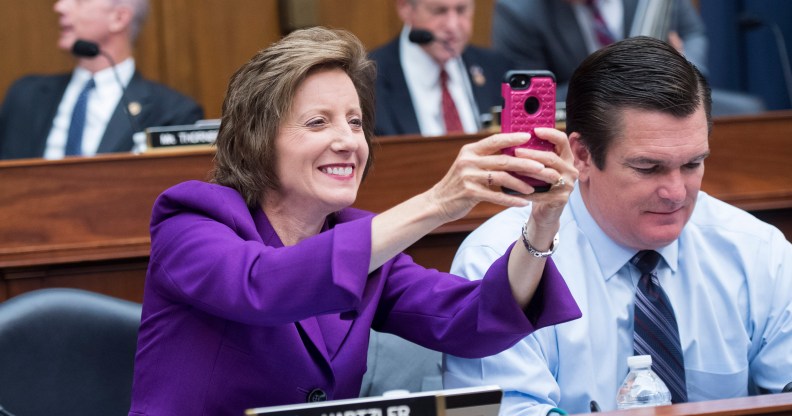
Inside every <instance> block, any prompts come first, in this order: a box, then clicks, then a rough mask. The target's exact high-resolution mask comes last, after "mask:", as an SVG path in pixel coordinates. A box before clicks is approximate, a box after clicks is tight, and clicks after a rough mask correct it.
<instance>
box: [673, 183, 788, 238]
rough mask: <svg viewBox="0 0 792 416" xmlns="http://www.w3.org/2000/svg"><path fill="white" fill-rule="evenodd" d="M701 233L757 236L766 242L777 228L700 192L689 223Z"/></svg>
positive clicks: (726, 235)
mask: <svg viewBox="0 0 792 416" xmlns="http://www.w3.org/2000/svg"><path fill="white" fill-rule="evenodd" d="M688 226H689V227H690V228H695V229H697V230H699V231H700V232H704V233H707V232H712V233H718V234H721V235H723V236H725V237H728V236H730V235H740V236H755V237H756V238H758V239H761V240H765V239H767V238H769V236H770V235H771V234H773V233H775V232H780V231H779V230H778V228H776V227H775V226H773V225H771V224H769V223H766V222H764V221H762V220H760V219H758V218H756V217H755V216H753V215H752V214H750V213H749V212H746V211H745V210H743V209H740V208H738V207H735V206H734V205H731V204H729V203H726V202H724V201H721V200H719V199H717V198H715V197H713V196H711V195H709V194H707V193H705V192H703V191H702V192H699V195H698V198H697V201H696V208H695V209H694V211H693V215H692V216H691V218H690V221H689V223H688Z"/></svg>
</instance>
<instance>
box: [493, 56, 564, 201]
mask: <svg viewBox="0 0 792 416" xmlns="http://www.w3.org/2000/svg"><path fill="white" fill-rule="evenodd" d="M501 95H502V96H503V110H502V111H501V131H502V132H504V133H511V132H517V131H521V132H528V133H531V139H530V140H528V141H527V142H526V143H524V144H522V145H520V146H515V147H509V148H506V149H503V153H505V154H508V155H511V156H514V149H515V148H516V147H527V148H531V149H538V150H546V151H553V150H554V146H553V144H552V143H550V142H548V141H545V140H541V139H539V138H537V137H535V136H534V128H536V127H555V112H556V81H555V75H553V73H552V72H550V71H539V70H536V71H534V70H512V71H508V72H507V73H506V75H504V77H503V82H502V83H501ZM512 175H514V176H516V177H518V178H520V179H522V180H523V181H525V182H527V183H528V184H529V185H531V186H533V187H534V189H536V192H547V191H548V190H549V189H550V184H548V183H546V182H542V181H540V180H538V179H534V178H529V177H527V176H521V175H518V174H516V173H513V172H512ZM503 191H504V192H507V193H517V192H515V191H513V190H511V189H508V188H503Z"/></svg>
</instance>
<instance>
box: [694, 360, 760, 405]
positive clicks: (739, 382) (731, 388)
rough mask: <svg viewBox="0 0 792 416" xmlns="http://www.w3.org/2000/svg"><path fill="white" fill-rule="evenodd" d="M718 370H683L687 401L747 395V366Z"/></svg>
mask: <svg viewBox="0 0 792 416" xmlns="http://www.w3.org/2000/svg"><path fill="white" fill-rule="evenodd" d="M718 370H719V371H718V372H714V371H700V370H691V369H686V370H685V376H686V377H687V391H688V400H689V401H691V402H698V401H704V400H717V399H728V398H733V397H745V396H747V395H748V367H747V366H746V367H745V368H743V369H732V370H730V369H718ZM721 370H723V371H721Z"/></svg>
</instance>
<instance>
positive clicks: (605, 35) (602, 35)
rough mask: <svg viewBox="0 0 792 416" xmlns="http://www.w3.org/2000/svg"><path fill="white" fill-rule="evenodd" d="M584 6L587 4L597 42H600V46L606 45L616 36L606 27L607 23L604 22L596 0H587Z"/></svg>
mask: <svg viewBox="0 0 792 416" xmlns="http://www.w3.org/2000/svg"><path fill="white" fill-rule="evenodd" d="M586 6H588V9H589V11H590V12H591V25H592V26H593V27H594V35H595V36H596V37H597V42H598V43H599V44H600V47H602V46H608V45H610V44H611V43H613V42H615V41H616V38H615V37H614V36H613V33H612V32H611V31H610V29H608V24H607V23H605V19H604V18H603V17H602V13H600V9H599V6H597V4H596V0H587V1H586Z"/></svg>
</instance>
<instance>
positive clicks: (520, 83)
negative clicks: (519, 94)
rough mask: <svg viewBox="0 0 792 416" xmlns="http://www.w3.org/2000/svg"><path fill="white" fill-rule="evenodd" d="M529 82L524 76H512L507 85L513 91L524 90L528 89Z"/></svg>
mask: <svg viewBox="0 0 792 416" xmlns="http://www.w3.org/2000/svg"><path fill="white" fill-rule="evenodd" d="M529 83H530V80H529V78H528V77H527V76H525V75H514V76H512V77H511V78H510V79H509V85H510V86H511V87H512V88H513V89H517V90H524V89H526V88H527V87H528V84H529Z"/></svg>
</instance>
